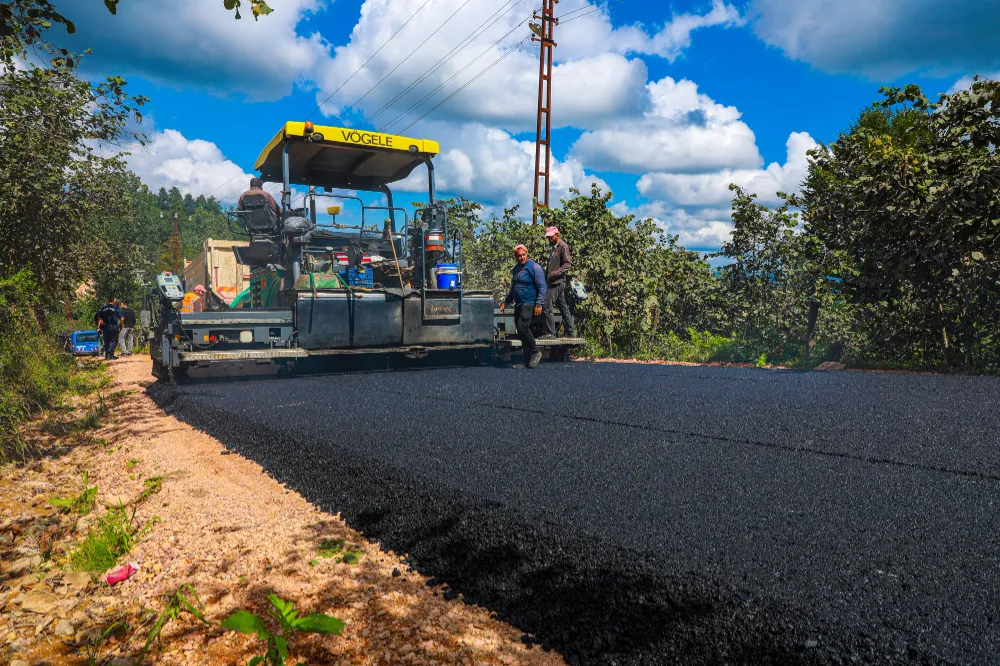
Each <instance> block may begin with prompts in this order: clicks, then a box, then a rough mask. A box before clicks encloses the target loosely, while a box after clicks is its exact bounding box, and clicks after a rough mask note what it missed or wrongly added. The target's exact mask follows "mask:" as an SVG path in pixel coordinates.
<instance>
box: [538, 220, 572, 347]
mask: <svg viewBox="0 0 1000 666" xmlns="http://www.w3.org/2000/svg"><path fill="white" fill-rule="evenodd" d="M545 238H546V239H548V241H549V245H550V246H551V248H552V249H551V251H550V252H549V265H548V268H547V270H546V271H545V288H546V291H545V335H543V336H542V339H543V340H545V339H550V338H554V337H556V318H555V315H554V314H553V313H552V306H553V305H558V306H559V314H560V315H562V320H563V327H564V328H565V330H564V333H565V335H566V337H568V338H572V337H575V336H576V324H575V322H574V321H573V313H572V312H570V311H569V305H568V304H567V303H566V282H567V281H568V280H569V277H568V274H569V269H570V268H571V267H572V265H573V262H572V261H570V256H569V245H567V244H566V241H564V240H563V239H562V236H561V235H560V234H559V228H558V227H549V228H548V229H546V230H545Z"/></svg>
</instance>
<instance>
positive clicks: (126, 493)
mask: <svg viewBox="0 0 1000 666" xmlns="http://www.w3.org/2000/svg"><path fill="white" fill-rule="evenodd" d="M112 370H113V374H114V377H115V384H114V386H113V387H112V390H114V391H118V392H121V391H125V392H126V393H124V394H121V393H119V395H118V396H117V399H116V404H115V405H113V407H112V410H111V417H110V419H109V422H107V423H105V425H103V426H102V427H101V429H100V430H98V431H96V432H92V433H91V434H90V436H89V437H88V438H87V442H89V443H79V444H78V445H73V442H72V441H69V440H72V437H68V438H67V437H64V438H61V439H57V440H55V441H54V442H50V444H49V445H48V446H47V447H46V448H45V449H44V450H45V451H46V453H45V455H43V456H42V457H41V458H40V459H38V460H36V461H34V462H33V463H30V464H28V465H21V466H8V467H6V468H4V469H3V470H2V475H0V509H2V513H0V645H3V647H0V663H11V664H12V665H14V666H27V665H28V664H31V665H36V664H76V663H80V664H86V663H88V662H89V663H97V664H100V663H106V664H118V665H119V666H122V665H125V664H129V665H132V666H135V664H137V662H138V658H137V657H138V654H139V651H140V650H141V648H142V645H143V643H145V641H146V638H147V636H148V635H149V632H150V630H151V629H152V627H153V622H154V620H155V617H156V614H158V613H159V611H160V610H162V609H163V608H164V607H165V605H166V603H167V599H168V598H169V596H170V595H171V594H172V593H173V592H174V591H176V590H177V589H178V588H179V587H180V586H182V585H190V586H191V588H193V589H194V590H195V591H196V593H197V595H198V597H199V599H200V600H201V601H202V602H204V604H205V607H204V614H205V616H206V617H207V619H209V620H211V621H213V622H220V621H221V620H223V619H224V618H226V617H228V616H229V615H230V614H231V613H232V612H234V611H236V610H238V609H247V610H251V611H253V612H255V613H256V614H257V615H259V616H261V617H266V614H267V610H268V608H269V605H270V604H269V602H268V601H267V595H268V594H271V593H274V594H277V595H278V596H280V597H282V598H284V599H287V600H291V601H293V602H294V603H295V604H296V606H297V608H299V609H300V611H301V613H302V614H303V615H304V614H307V613H311V612H319V613H326V614H329V615H333V616H335V617H337V618H339V619H341V620H343V621H344V622H345V623H346V626H345V628H344V631H343V635H342V636H335V635H334V636H323V635H315V634H310V635H295V636H292V637H291V638H290V639H289V643H290V646H291V657H290V659H289V660H288V662H287V663H290V664H307V663H308V664H338V665H340V664H344V665H346V664H352V665H358V666H362V665H374V664H412V665H421V664H423V665H426V666H432V665H441V666H444V665H446V664H463V665H472V664H476V665H478V664H526V665H538V666H549V665H552V666H555V665H557V664H564V661H563V660H562V658H561V657H560V656H559V655H557V654H555V653H552V652H544V651H542V650H541V649H540V648H539V647H537V646H536V647H532V648H528V647H527V646H526V645H525V644H524V643H522V641H521V632H519V631H518V630H516V629H515V628H513V627H511V626H509V625H506V624H504V623H502V622H499V621H497V620H494V619H492V618H491V616H490V613H489V612H488V611H487V610H485V609H483V608H479V607H475V606H471V605H468V604H466V603H464V602H463V601H462V600H461V598H460V597H458V598H450V599H445V596H446V592H447V588H445V587H441V586H433V587H432V586H428V585H427V580H426V579H425V578H424V577H423V576H421V575H419V574H418V573H416V572H413V571H411V570H410V569H409V568H408V567H407V566H406V565H405V564H404V563H403V561H402V559H403V558H405V556H406V554H405V553H404V554H396V553H392V552H386V551H383V550H381V549H380V547H379V545H378V544H371V543H369V542H368V541H366V540H365V539H364V538H363V537H362V535H360V534H359V533H357V532H355V531H353V530H351V529H350V528H349V527H347V525H346V524H345V523H344V522H343V521H342V520H340V518H339V517H338V516H335V515H330V514H327V513H323V512H322V511H320V510H318V509H317V508H316V507H314V506H312V505H311V504H309V503H308V502H307V501H306V500H305V499H303V498H302V497H301V496H299V495H298V494H296V493H295V492H292V491H290V490H288V489H286V488H285V487H283V486H282V485H281V484H279V483H278V482H277V481H275V480H274V479H272V478H270V477H269V476H268V475H267V474H266V473H265V472H264V471H263V470H262V469H261V468H260V466H258V465H257V464H255V463H253V462H251V461H249V460H246V459H243V458H241V457H240V456H238V455H236V454H235V453H230V452H228V451H226V450H225V449H224V447H223V446H222V445H221V444H220V443H219V442H217V441H215V440H214V439H212V438H210V437H208V436H207V435H205V434H203V433H200V432H198V431H196V430H194V429H192V428H191V427H190V426H188V425H186V424H184V423H181V422H179V421H178V420H176V419H175V418H173V417H172V416H170V415H168V414H165V413H164V412H163V411H161V410H160V409H159V408H158V407H157V406H156V405H154V404H153V402H152V401H151V400H150V399H149V398H148V397H147V396H146V395H145V393H144V389H145V388H146V387H147V386H148V385H149V383H150V381H151V377H150V375H149V360H148V358H145V357H133V358H129V359H123V360H119V361H115V362H113V368H112ZM85 470H86V471H87V472H88V473H89V479H90V484H92V485H94V484H96V485H97V487H98V489H99V490H98V506H99V507H101V508H98V509H97V510H96V511H95V512H94V513H92V514H89V515H87V516H83V517H78V516H76V515H75V514H73V513H72V512H68V511H65V510H63V511H60V510H59V509H57V508H55V507H52V506H50V505H49V504H48V501H47V500H48V499H50V498H52V497H64V496H67V495H68V494H71V493H73V492H78V491H79V490H80V488H81V474H82V472H83V471H85ZM157 477H159V478H161V479H162V481H161V483H162V487H161V488H160V489H159V491H158V492H152V493H147V497H146V498H145V499H144V500H142V501H141V502H139V503H138V508H137V510H136V520H137V521H138V523H139V524H140V525H143V526H145V529H146V531H145V534H144V535H143V536H141V537H140V540H139V542H138V543H137V544H136V546H135V547H134V548H133V549H132V552H131V553H130V554H129V555H128V556H127V557H125V558H122V561H120V562H119V564H122V563H124V562H125V561H129V562H135V563H137V564H138V565H139V572H138V573H136V574H135V575H134V576H132V577H131V578H130V579H128V580H127V581H125V582H124V583H121V584H119V585H116V586H114V587H109V586H108V585H107V583H106V582H105V581H104V580H103V579H102V578H99V577H98V576H97V575H85V574H81V573H75V572H69V571H68V569H69V565H68V562H67V559H66V554H67V553H68V552H70V551H71V550H72V548H73V547H74V546H75V544H76V543H79V541H80V540H82V539H83V538H84V536H85V535H86V533H87V530H88V529H89V528H90V527H92V526H93V525H94V524H95V521H96V516H99V515H100V514H101V512H102V511H105V510H106V508H103V507H106V506H112V505H116V504H118V503H119V502H121V503H123V504H128V503H129V502H133V501H134V500H135V499H136V498H138V497H139V496H140V495H141V494H142V492H143V490H144V489H145V488H147V483H146V480H147V479H153V478H157ZM330 540H342V541H337V542H336V543H343V546H344V551H354V552H356V553H358V554H359V557H358V561H357V563H345V562H343V561H340V560H341V559H342V556H343V552H341V553H339V554H334V556H329V557H328V556H324V554H321V553H320V550H321V549H320V544H322V543H323V542H324V541H327V542H329V541H330ZM325 554H326V555H329V554H330V553H325ZM348 559H350V558H348ZM447 596H448V597H453V595H452V594H447ZM118 621H125V622H126V623H127V627H126V628H125V629H124V630H123V631H114V630H113V631H111V632H110V633H108V634H107V635H106V636H105V635H104V633H105V629H106V628H107V627H109V626H112V625H113V624H114V623H115V622H118ZM119 627H121V625H119ZM272 628H273V626H272ZM262 645H263V643H262V642H261V641H259V640H258V639H257V637H255V636H245V635H243V634H237V633H235V632H231V631H226V630H223V629H222V628H221V627H218V626H205V625H204V624H201V623H200V622H198V621H197V620H196V619H194V618H193V617H192V616H191V615H190V614H189V613H181V614H180V617H179V618H178V619H176V620H172V621H170V622H168V623H167V624H166V625H165V627H164V629H163V632H162V646H159V645H157V644H156V643H155V642H154V647H153V648H152V649H151V651H150V652H149V654H148V655H147V656H146V658H145V661H144V663H147V664H246V663H247V661H248V659H250V658H252V657H254V656H257V655H260V654H263V648H262Z"/></svg>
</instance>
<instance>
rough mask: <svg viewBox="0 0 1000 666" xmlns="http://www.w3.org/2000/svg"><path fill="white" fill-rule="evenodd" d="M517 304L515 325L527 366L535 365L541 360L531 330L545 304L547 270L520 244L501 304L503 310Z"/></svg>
mask: <svg viewBox="0 0 1000 666" xmlns="http://www.w3.org/2000/svg"><path fill="white" fill-rule="evenodd" d="M511 303H513V304H514V328H515V329H517V337H518V338H520V339H521V350H522V351H523V352H524V365H525V366H526V367H528V368H533V367H535V366H536V365H538V362H539V361H541V360H542V352H540V351H538V346H537V345H536V344H535V336H534V335H533V334H532V332H531V320H532V319H533V318H534V317H538V316H540V315H541V314H542V306H543V305H544V303H545V272H544V271H543V270H542V267H541V266H539V265H538V263H537V262H535V261H532V260H531V259H528V248H526V247H525V246H523V245H518V246H516V247H515V248H514V267H513V268H512V269H511V271H510V291H509V292H507V298H506V299H505V300H504V302H503V303H502V304H501V305H500V312H503V311H504V309H505V308H506V307H507V306H508V305H510V304H511Z"/></svg>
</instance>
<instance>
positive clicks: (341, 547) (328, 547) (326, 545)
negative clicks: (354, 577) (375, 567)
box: [317, 539, 364, 564]
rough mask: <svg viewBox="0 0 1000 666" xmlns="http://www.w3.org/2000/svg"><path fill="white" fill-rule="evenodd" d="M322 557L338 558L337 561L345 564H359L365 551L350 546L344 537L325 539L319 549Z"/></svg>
mask: <svg viewBox="0 0 1000 666" xmlns="http://www.w3.org/2000/svg"><path fill="white" fill-rule="evenodd" d="M317 552H318V553H319V556H320V557H325V558H328V559H329V558H331V557H332V558H336V559H335V561H337V562H343V563H344V564H357V563H358V562H360V561H361V556H362V555H363V554H364V553H363V551H360V550H357V549H355V548H348V547H347V545H346V542H345V541H344V540H343V539H324V540H323V541H322V542H320V544H319V549H318V550H317Z"/></svg>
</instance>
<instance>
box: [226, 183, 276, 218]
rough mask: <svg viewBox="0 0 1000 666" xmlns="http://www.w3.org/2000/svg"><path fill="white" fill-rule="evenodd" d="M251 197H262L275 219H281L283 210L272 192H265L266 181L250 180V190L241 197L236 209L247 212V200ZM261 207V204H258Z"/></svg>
mask: <svg viewBox="0 0 1000 666" xmlns="http://www.w3.org/2000/svg"><path fill="white" fill-rule="evenodd" d="M250 196H262V197H264V199H266V200H267V203H268V206H270V208H271V211H272V212H273V213H274V219H276V220H280V219H281V210H280V209H279V208H278V202H277V201H275V200H274V197H272V196H271V193H270V192H266V191H265V190H264V181H262V180H261V179H260V178H251V179H250V189H249V190H247V191H246V192H244V193H243V194H241V195H240V200H239V202H238V203H237V204H236V208H237V209H239V210H246V201H245V200H246V198H247V197H250ZM258 205H259V204H258Z"/></svg>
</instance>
